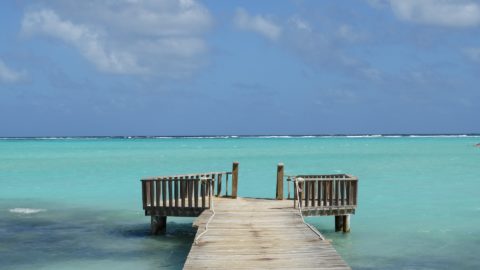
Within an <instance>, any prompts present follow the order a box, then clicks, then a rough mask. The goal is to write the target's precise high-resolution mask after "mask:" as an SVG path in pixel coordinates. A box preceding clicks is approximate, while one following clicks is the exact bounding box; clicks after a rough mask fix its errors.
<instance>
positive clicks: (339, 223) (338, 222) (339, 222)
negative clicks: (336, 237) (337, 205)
mask: <svg viewBox="0 0 480 270" xmlns="http://www.w3.org/2000/svg"><path fill="white" fill-rule="evenodd" d="M342 230H343V216H335V231H336V232H340V231H342Z"/></svg>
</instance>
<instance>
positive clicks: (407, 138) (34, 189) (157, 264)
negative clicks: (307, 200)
mask: <svg viewBox="0 0 480 270" xmlns="http://www.w3.org/2000/svg"><path fill="white" fill-rule="evenodd" d="M477 143H480V136H478V135H474V134H465V135H403V134H397V135H354V136H345V135H329V136H200V137H135V136H132V137H83V138H77V137H72V138H68V137H60V138H51V137H47V138H1V139H0V269H35V270H38V269H81V268H84V269H181V268H182V266H183V263H184V262H185V259H186V256H187V254H188V252H189V249H190V246H191V243H192V241H193V238H194V235H195V230H194V229H192V227H191V223H192V221H193V219H192V218H169V224H168V231H167V234H166V235H164V236H159V237H151V236H150V235H149V232H148V231H149V225H150V224H149V222H150V221H149V218H147V217H145V216H144V214H143V211H142V209H141V207H142V206H141V194H140V181H139V180H140V178H142V177H146V176H155V175H170V174H180V173H190V172H203V171H218V170H230V169H231V164H232V161H239V162H240V175H239V195H240V196H251V197H270V198H272V197H273V196H274V195H275V178H276V165H277V163H279V162H283V163H284V164H285V171H286V173H287V174H302V173H304V174H310V173H349V174H353V175H356V176H358V177H359V179H360V181H359V202H358V210H357V214H356V215H354V216H353V217H352V219H351V228H352V232H351V233H349V234H342V233H335V232H334V226H333V225H334V221H333V217H315V218H308V219H307V221H308V222H310V223H311V224H313V225H314V226H316V227H317V228H318V229H319V230H320V231H321V232H322V233H324V235H325V236H326V237H327V238H329V239H331V240H332V241H333V242H332V243H333V245H334V247H335V248H336V249H337V250H338V251H339V253H340V254H341V255H342V257H343V258H344V259H345V260H346V261H347V263H348V264H349V265H350V266H352V268H353V269H480V260H479V259H478V254H480V147H475V144H477Z"/></svg>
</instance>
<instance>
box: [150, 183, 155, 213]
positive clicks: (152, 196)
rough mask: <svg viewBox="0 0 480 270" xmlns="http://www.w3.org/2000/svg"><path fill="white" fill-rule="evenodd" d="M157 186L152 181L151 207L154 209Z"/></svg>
mask: <svg viewBox="0 0 480 270" xmlns="http://www.w3.org/2000/svg"><path fill="white" fill-rule="evenodd" d="M154 200H155V186H154V182H153V181H150V206H151V207H153V206H154V205H155V201H154Z"/></svg>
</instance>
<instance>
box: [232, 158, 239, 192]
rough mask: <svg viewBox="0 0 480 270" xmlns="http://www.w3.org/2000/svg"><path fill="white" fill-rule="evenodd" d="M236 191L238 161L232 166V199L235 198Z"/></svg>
mask: <svg viewBox="0 0 480 270" xmlns="http://www.w3.org/2000/svg"><path fill="white" fill-rule="evenodd" d="M237 190H238V161H235V162H233V166H232V198H233V199H236V198H237Z"/></svg>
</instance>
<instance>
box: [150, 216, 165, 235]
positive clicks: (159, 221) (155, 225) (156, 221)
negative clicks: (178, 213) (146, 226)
mask: <svg viewBox="0 0 480 270" xmlns="http://www.w3.org/2000/svg"><path fill="white" fill-rule="evenodd" d="M150 228H151V232H152V234H153V235H158V234H161V233H162V234H163V233H165V232H166V231H167V217H166V216H152V219H151V223H150Z"/></svg>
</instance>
